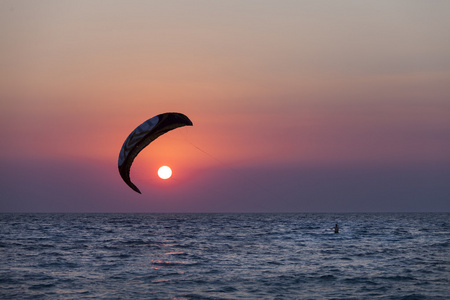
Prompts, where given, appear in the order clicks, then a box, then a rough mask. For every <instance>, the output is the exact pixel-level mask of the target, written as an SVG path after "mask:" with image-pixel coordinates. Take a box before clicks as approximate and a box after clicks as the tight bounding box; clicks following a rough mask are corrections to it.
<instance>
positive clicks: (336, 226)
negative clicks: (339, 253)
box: [331, 223, 339, 233]
mask: <svg viewBox="0 0 450 300" xmlns="http://www.w3.org/2000/svg"><path fill="white" fill-rule="evenodd" d="M331 229H334V233H339V227H338V224H337V223H336V225H334V227H332V228H331Z"/></svg>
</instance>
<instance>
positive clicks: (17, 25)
mask: <svg viewBox="0 0 450 300" xmlns="http://www.w3.org/2000/svg"><path fill="white" fill-rule="evenodd" d="M449 9H450V4H449V3H447V2H446V1H433V2H416V1H413V2H411V1H374V2H365V3H361V2H360V1H342V2H341V1H340V2H339V3H337V2H335V1H277V2H274V1H258V2H255V1H214V2H211V1H189V2H185V1H148V2H140V1H131V2H129V1H110V2H108V4H105V3H104V2H103V1H73V2H71V1H32V2H30V1H2V2H1V3H0V39H1V41H2V42H1V45H2V46H1V47H0V66H1V69H2V72H1V73H0V99H1V102H0V125H1V127H2V129H3V130H2V133H1V139H2V151H1V152H0V155H1V156H0V158H1V159H2V161H7V162H11V161H15V162H17V163H18V164H19V165H20V164H22V163H23V164H26V163H27V162H28V161H37V162H38V164H39V162H41V164H42V165H46V164H47V163H48V161H65V162H66V163H73V164H86V165H87V169H89V165H91V166H94V165H95V166H96V168H100V170H97V171H98V172H99V173H100V174H102V175H101V176H106V175H105V174H109V172H116V170H115V169H114V167H116V166H115V165H116V164H117V156H118V153H119V150H120V147H121V145H122V143H123V140H124V139H125V138H126V137H127V135H128V134H129V133H130V132H131V130H133V129H134V128H135V127H136V126H137V125H139V124H141V123H142V122H143V121H145V120H146V119H148V118H150V117H153V116H154V115H157V114H159V113H163V112H170V111H176V112H181V113H184V114H186V115H187V116H189V118H190V119H191V120H192V121H193V123H194V126H193V127H190V128H182V129H181V130H179V132H178V131H177V132H175V131H174V132H172V133H170V135H168V136H167V137H163V138H161V139H160V140H157V141H156V142H155V143H154V145H152V148H151V149H150V148H149V149H146V150H145V151H144V152H142V153H141V155H142V157H139V160H137V161H136V162H138V163H139V164H137V165H136V166H133V169H132V177H133V174H134V175H136V177H137V182H138V181H139V183H137V185H138V186H144V187H143V191H144V194H145V192H147V193H148V194H152V187H151V182H152V180H153V179H151V180H150V179H146V176H148V175H146V174H145V173H146V172H149V174H152V175H150V176H154V174H156V170H157V168H158V167H159V166H160V165H162V164H169V163H170V164H172V168H173V169H174V179H176V178H177V176H178V178H179V179H178V180H180V182H181V181H182V182H184V181H183V180H186V179H187V178H188V179H189V180H191V181H192V182H194V181H195V182H196V188H199V189H203V188H204V185H206V184H207V183H206V181H205V182H204V183H203V184H204V185H202V178H208V180H212V179H211V178H213V177H214V176H215V175H214V176H213V174H220V170H223V169H229V168H233V169H234V168H238V169H245V168H256V169H258V168H263V167H270V168H277V167H278V168H287V167H289V168H294V169H295V168H296V166H301V165H308V166H320V167H324V166H336V165H352V166H366V165H371V166H374V165H376V166H378V165H386V166H389V165H417V164H419V165H426V166H430V164H438V165H448V164H449V162H450V154H449V151H448V149H450V121H449V120H450V101H449V99H450V57H449V55H448V53H450V42H449V39H448V28H450V21H449V20H448V16H447V15H448V13H447V12H448V11H449ZM105 166H108V167H105ZM111 166H113V167H111ZM39 168H40V169H42V170H43V172H44V173H45V168H42V166H41V167H39ZM19 169H20V168H19ZM69 169H70V168H69ZM5 172H6V171H5ZM8 172H9V171H8ZM11 172H12V171H11ZM67 172H70V170H68V171H67ZM133 172H134V173H133ZM177 172H178V173H177ZM208 172H211V173H208ZM227 172H228V171H227ZM228 173H229V172H228ZM228 173H227V174H228ZM2 174H3V173H2ZM5 174H7V172H6V173H5ZM199 174H203V175H202V176H203V177H202V176H200V175H199ZM116 175H117V174H114V175H113V177H111V178H113V179H111V180H112V181H113V182H112V183H111V184H112V185H115V186H120V185H121V184H122V183H121V182H120V177H119V176H118V175H117V176H116ZM2 176H3V175H2ZM5 176H6V175H5ZM114 176H115V177H114ZM217 176H219V175H217ZM293 176H294V175H293ZM190 177H195V178H190ZM219 177H220V176H219ZM278 177H279V181H280V182H286V180H284V177H283V175H280V176H278ZM291 177H292V176H291ZM294 177H295V176H294ZM17 178H18V179H17V180H16V181H14V182H12V183H8V185H12V186H15V185H17V186H20V185H21V184H23V182H24V181H30V182H31V183H30V186H32V187H33V188H34V189H36V190H41V189H43V188H42V184H41V183H37V182H35V183H33V178H29V177H26V176H25V175H24V177H22V176H21V175H20V173H18V175H17ZM103 178H105V177H103ZM189 180H188V181H189ZM258 180H260V179H258ZM264 180H268V179H261V183H258V184H261V185H264V186H267V185H268V183H267V182H266V181H264ZM270 180H273V179H270ZM49 181H51V180H50V179H49ZM174 181H175V183H176V180H174ZM271 182H272V181H271ZM146 184H148V185H149V186H148V187H147V188H146V187H145V185H146ZM158 184H159V183H158ZM170 184H174V183H170ZM186 184H187V185H188V184H189V183H186ZM274 184H278V185H279V186H281V183H274ZM208 185H210V184H209V183H208ZM217 185H218V186H220V184H219V183H217ZM120 187H121V188H122V189H121V190H120V193H122V195H128V194H127V193H128V192H129V191H128V190H127V187H126V185H125V184H122V185H121V186H120ZM33 188H31V190H33ZM77 188H78V187H77V186H76V184H74V185H73V186H70V185H69V188H68V189H69V190H71V189H75V190H76V189H77ZM222 188H223V187H222ZM17 189H19V188H17ZM239 189H240V188H236V191H238V190H239ZM288 189H289V188H288ZM5 190H8V189H7V188H5ZM12 190H14V191H15V190H16V188H11V191H12ZM5 193H6V192H5ZM11 193H12V192H8V193H7V194H8V195H9V194H11ZM104 193H105V197H106V195H108V191H104ZM236 193H238V192H236ZM249 193H250V192H249ZM296 193H297V191H296V189H295V188H292V193H289V192H287V194H289V195H290V196H292V197H294V198H295V197H296V196H295V195H296ZM445 193H446V191H445V192H442V193H441V194H445ZM44 194H45V193H44ZM100 194H101V193H100ZM231 194H232V195H235V194H233V193H231ZM52 195H53V194H52ZM55 195H58V193H56V194H55ZM133 196H134V195H133ZM24 197H25V196H24ZM55 197H56V196H55ZM124 197H125V196H124ZM174 197H175V196H174ZM195 197H197V198H202V197H203V196H201V195H200V194H195V196H194V195H192V198H195ZM207 197H209V195H205V196H204V197H203V198H202V199H206V198H207ZM116 201H118V202H120V201H121V200H120V199H119V200H116ZM202 201H204V202H207V201H206V200H202ZM8 205H9V204H3V206H4V207H5V210H7V209H9V207H10V206H8ZM193 205H194V204H193ZM230 206H231V204H230ZM46 207H47V208H48V206H46ZM101 207H102V206H101V205H100V206H99V208H98V209H99V210H101ZM118 207H119V206H118ZM120 207H122V206H120ZM149 207H150V206H149ZM298 207H301V206H295V209H297V210H298ZM0 208H1V207H0ZM145 208H147V207H145ZM20 209H25V208H23V207H21V208H20ZM49 209H50V208H49ZM73 209H75V210H76V207H75V208H73ZM136 209H138V208H136ZM139 209H140V208H139ZM165 209H169V208H167V207H166V208H164V207H163V206H162V207H161V210H162V211H164V210H165ZM284 209H285V210H289V209H290V207H289V205H288V204H286V206H285V208H284ZM149 210H150V211H151V209H149ZM193 210H195V208H194V209H193ZM211 210H214V206H211Z"/></svg>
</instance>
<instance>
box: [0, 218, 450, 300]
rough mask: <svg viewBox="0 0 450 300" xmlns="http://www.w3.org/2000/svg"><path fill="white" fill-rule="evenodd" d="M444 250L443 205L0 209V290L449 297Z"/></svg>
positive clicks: (69, 295) (154, 295) (449, 231)
mask: <svg viewBox="0 0 450 300" xmlns="http://www.w3.org/2000/svg"><path fill="white" fill-rule="evenodd" d="M336 223H338V225H339V227H340V231H339V233H337V234H335V233H334V231H333V230H332V229H331V228H332V227H333V226H334V225H335V224H336ZM449 249H450V214H449V213H405V214H400V213H387V214H385V213H375V214H372V213H370V214H369V213H367V214H364V213H343V214H332V213H329V214H314V213H292V214H290V213H286V214H270V213H267V214H258V213H254V214H0V298H1V299H86V298H94V299H450V282H449V279H450V265H449V263H450V251H449Z"/></svg>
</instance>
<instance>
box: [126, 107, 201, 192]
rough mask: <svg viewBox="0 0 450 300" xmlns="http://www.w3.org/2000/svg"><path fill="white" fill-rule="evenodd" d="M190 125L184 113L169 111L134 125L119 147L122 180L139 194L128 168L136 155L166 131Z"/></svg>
mask: <svg viewBox="0 0 450 300" xmlns="http://www.w3.org/2000/svg"><path fill="white" fill-rule="evenodd" d="M192 125H193V124H192V122H191V120H189V118H188V117H186V116H185V115H183V114H180V113H174V112H170V113H164V114H160V115H157V116H155V117H153V118H150V119H148V120H147V121H145V122H144V123H142V124H141V125H139V126H138V127H136V129H135V130H133V132H131V133H130V135H129V136H128V137H127V139H126V140H125V142H124V143H123V145H122V149H120V154H119V173H120V176H121V177H122V179H123V181H125V183H126V184H127V185H128V186H129V187H130V188H132V189H133V190H134V191H136V192H138V193H139V194H141V191H139V189H138V188H137V187H136V186H135V185H134V184H133V183H132V182H131V179H130V168H131V165H132V164H133V161H134V159H135V158H136V156H137V155H138V154H139V152H141V151H142V149H144V148H145V147H147V146H148V144H150V143H151V142H153V141H154V140H155V139H157V138H158V137H159V136H161V135H163V134H165V133H166V132H168V131H171V130H173V129H176V128H179V127H183V126H192Z"/></svg>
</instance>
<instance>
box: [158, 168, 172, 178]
mask: <svg viewBox="0 0 450 300" xmlns="http://www.w3.org/2000/svg"><path fill="white" fill-rule="evenodd" d="M158 176H159V178H161V179H169V178H170V177H171V176H172V169H170V168H169V167H168V166H162V167H160V168H159V169H158Z"/></svg>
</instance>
